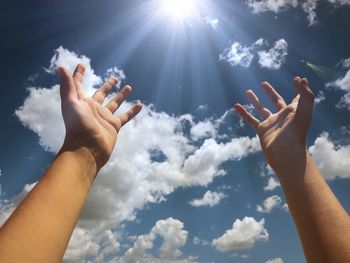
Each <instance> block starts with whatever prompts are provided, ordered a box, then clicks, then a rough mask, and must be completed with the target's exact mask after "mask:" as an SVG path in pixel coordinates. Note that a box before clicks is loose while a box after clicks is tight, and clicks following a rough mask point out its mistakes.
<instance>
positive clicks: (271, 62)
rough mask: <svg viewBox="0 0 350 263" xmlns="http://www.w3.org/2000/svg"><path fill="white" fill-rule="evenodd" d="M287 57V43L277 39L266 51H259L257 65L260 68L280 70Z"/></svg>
mask: <svg viewBox="0 0 350 263" xmlns="http://www.w3.org/2000/svg"><path fill="white" fill-rule="evenodd" d="M287 55H288V43H287V41H286V40H284V39H279V40H277V41H276V42H275V44H274V46H273V47H272V48H271V49H270V50H268V51H259V52H258V56H259V64H260V66H261V67H262V68H269V69H274V70H277V69H280V68H281V66H282V64H283V63H284V62H285V61H286V56H287Z"/></svg>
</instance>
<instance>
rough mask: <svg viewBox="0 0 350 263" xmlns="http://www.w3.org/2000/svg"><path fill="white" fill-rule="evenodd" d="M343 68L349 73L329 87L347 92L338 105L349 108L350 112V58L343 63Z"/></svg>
mask: <svg viewBox="0 0 350 263" xmlns="http://www.w3.org/2000/svg"><path fill="white" fill-rule="evenodd" d="M341 64H342V66H343V68H345V69H347V72H346V73H345V75H344V76H343V77H340V78H338V79H337V80H335V81H334V82H330V83H327V84H326V86H327V87H334V88H336V89H340V90H342V91H344V92H345V95H344V96H343V97H342V98H341V100H340V102H339V103H338V105H337V106H338V107H339V108H347V109H348V110H350V58H347V59H344V60H342V61H341Z"/></svg>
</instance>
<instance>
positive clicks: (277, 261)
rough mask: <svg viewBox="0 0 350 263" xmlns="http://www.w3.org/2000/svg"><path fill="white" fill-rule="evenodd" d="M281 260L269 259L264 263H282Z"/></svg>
mask: <svg viewBox="0 0 350 263" xmlns="http://www.w3.org/2000/svg"><path fill="white" fill-rule="evenodd" d="M283 262H284V261H283V259H282V258H275V259H269V260H268V261H266V263H283Z"/></svg>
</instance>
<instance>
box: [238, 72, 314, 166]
mask: <svg viewBox="0 0 350 263" xmlns="http://www.w3.org/2000/svg"><path fill="white" fill-rule="evenodd" d="M294 85H295V88H296V91H297V95H296V96H295V98H294V99H293V101H292V102H291V103H290V104H287V103H286V102H285V100H284V99H283V98H282V97H281V96H280V95H279V94H278V93H277V92H276V90H275V89H274V88H273V87H272V86H271V85H270V84H269V83H268V82H264V83H262V88H263V89H264V91H265V92H266V94H267V95H268V96H269V97H270V99H271V100H272V102H273V104H274V105H275V107H276V109H277V112H276V113H272V112H271V111H270V110H269V109H267V108H266V107H265V106H264V105H263V103H261V101H260V100H259V98H258V97H257V96H256V95H255V93H254V92H253V91H251V90H248V91H247V93H246V95H247V97H248V99H249V100H250V102H251V103H252V104H253V106H254V108H255V109H256V111H257V112H258V113H259V114H260V115H261V117H262V119H263V120H262V121H259V120H258V119H257V118H255V117H254V116H253V115H251V114H250V113H249V112H247V110H246V109H245V108H244V107H243V106H242V105H241V104H236V105H235V106H234V108H235V109H236V110H237V112H238V113H239V114H240V115H241V116H242V117H243V119H244V120H245V121H246V122H248V123H249V124H250V125H251V126H252V127H253V128H254V129H255V131H256V132H257V134H258V135H259V138H260V143H261V146H262V149H263V151H264V154H265V157H266V160H267V161H268V163H269V164H270V165H271V166H272V167H273V168H278V166H279V165H285V164H286V163H288V162H289V161H292V160H291V159H292V158H293V157H294V155H297V154H299V153H300V152H302V151H305V147H306V136H307V131H308V128H309V126H310V123H311V119H312V109H313V102H314V95H313V93H312V91H311V89H310V88H309V85H308V81H307V79H305V78H304V79H301V78H300V77H296V78H294Z"/></svg>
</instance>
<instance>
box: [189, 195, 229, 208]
mask: <svg viewBox="0 0 350 263" xmlns="http://www.w3.org/2000/svg"><path fill="white" fill-rule="evenodd" d="M225 197H226V195H225V194H224V193H218V192H211V191H207V192H206V193H205V194H204V196H203V197H202V198H201V199H194V200H192V201H191V202H190V203H189V204H190V205H191V206H195V207H199V206H210V207H213V206H216V205H218V204H219V203H220V201H221V200H222V199H223V198H225Z"/></svg>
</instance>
